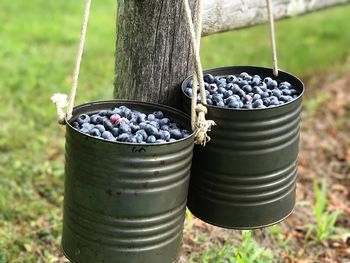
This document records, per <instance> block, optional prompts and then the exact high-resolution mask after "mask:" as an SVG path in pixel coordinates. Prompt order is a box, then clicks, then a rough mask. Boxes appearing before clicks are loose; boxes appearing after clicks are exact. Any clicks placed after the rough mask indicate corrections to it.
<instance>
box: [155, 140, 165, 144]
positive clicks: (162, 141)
mask: <svg viewBox="0 0 350 263" xmlns="http://www.w3.org/2000/svg"><path fill="white" fill-rule="evenodd" d="M155 143H166V141H164V140H162V139H158V140H156V142H155Z"/></svg>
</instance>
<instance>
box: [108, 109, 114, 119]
mask: <svg viewBox="0 0 350 263" xmlns="http://www.w3.org/2000/svg"><path fill="white" fill-rule="evenodd" d="M113 114H114V112H113V110H108V111H107V117H108V118H109V117H111V116H112V115H113Z"/></svg>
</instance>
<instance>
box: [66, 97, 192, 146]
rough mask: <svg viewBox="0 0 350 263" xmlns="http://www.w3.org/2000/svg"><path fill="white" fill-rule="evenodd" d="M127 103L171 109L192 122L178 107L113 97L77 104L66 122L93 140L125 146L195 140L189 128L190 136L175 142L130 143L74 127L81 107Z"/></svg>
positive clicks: (174, 142)
mask: <svg viewBox="0 0 350 263" xmlns="http://www.w3.org/2000/svg"><path fill="white" fill-rule="evenodd" d="M116 102H117V103H125V104H128V103H129V104H138V105H145V106H149V107H156V106H157V107H159V108H158V109H159V110H162V109H164V110H169V111H172V112H173V113H175V114H176V115H178V116H182V117H183V118H184V119H185V120H188V122H189V123H190V117H189V115H188V114H186V113H184V112H182V111H180V110H178V109H176V108H173V107H170V106H167V105H163V104H157V103H151V102H141V101H137V100H124V99H113V100H96V101H91V102H87V103H83V104H79V105H77V106H75V107H74V108H73V117H72V118H71V119H70V120H68V119H67V116H66V117H65V123H66V125H67V126H68V127H69V128H70V129H72V130H73V131H74V132H76V133H78V134H80V135H82V136H85V137H88V138H90V139H93V140H96V141H99V142H103V143H110V144H120V145H125V146H134V147H137V146H139V147H142V146H147V147H152V146H168V145H171V144H176V143H180V142H184V141H186V140H190V139H191V140H194V132H193V131H192V130H191V129H189V131H190V132H191V134H190V136H188V137H186V138H182V139H179V140H176V141H173V142H165V143H142V144H141V143H129V142H119V141H108V140H105V139H100V138H97V137H94V136H92V135H90V134H86V133H83V132H81V131H79V130H77V129H76V128H74V127H73V126H72V125H71V123H72V122H73V121H74V120H75V118H74V117H75V115H76V114H77V113H76V111H77V110H79V109H81V108H84V107H91V106H94V105H99V104H106V103H116ZM189 126H190V125H189Z"/></svg>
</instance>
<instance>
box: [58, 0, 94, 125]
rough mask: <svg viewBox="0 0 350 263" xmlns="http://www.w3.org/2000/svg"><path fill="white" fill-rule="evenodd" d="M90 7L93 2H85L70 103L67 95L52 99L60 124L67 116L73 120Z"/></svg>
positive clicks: (88, 0) (86, 0) (87, 0)
mask: <svg viewBox="0 0 350 263" xmlns="http://www.w3.org/2000/svg"><path fill="white" fill-rule="evenodd" d="M90 7H91V0H85V11H84V18H83V25H82V30H81V34H80V42H79V46H78V53H77V57H76V63H75V68H74V73H73V81H72V88H71V91H70V97H69V101H68V102H67V95H65V94H59V93H58V94H54V95H53V96H52V97H51V100H52V101H53V102H54V103H55V105H56V111H57V115H58V123H60V124H64V123H65V120H64V119H65V117H66V116H67V120H69V119H70V118H72V112H73V108H74V101H75V96H76V93H77V88H78V79H79V72H80V65H81V59H82V56H83V52H84V44H85V38H86V30H87V25H88V21H89V15H90ZM66 106H67V113H66V114H64V112H63V108H64V107H66Z"/></svg>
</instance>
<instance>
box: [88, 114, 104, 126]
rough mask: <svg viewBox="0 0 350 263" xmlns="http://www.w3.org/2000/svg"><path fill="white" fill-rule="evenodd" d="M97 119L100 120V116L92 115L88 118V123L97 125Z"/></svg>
mask: <svg viewBox="0 0 350 263" xmlns="http://www.w3.org/2000/svg"><path fill="white" fill-rule="evenodd" d="M98 118H101V117H100V115H98V114H94V115H92V116H91V117H90V122H91V123H92V124H98V123H97V119H98Z"/></svg>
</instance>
